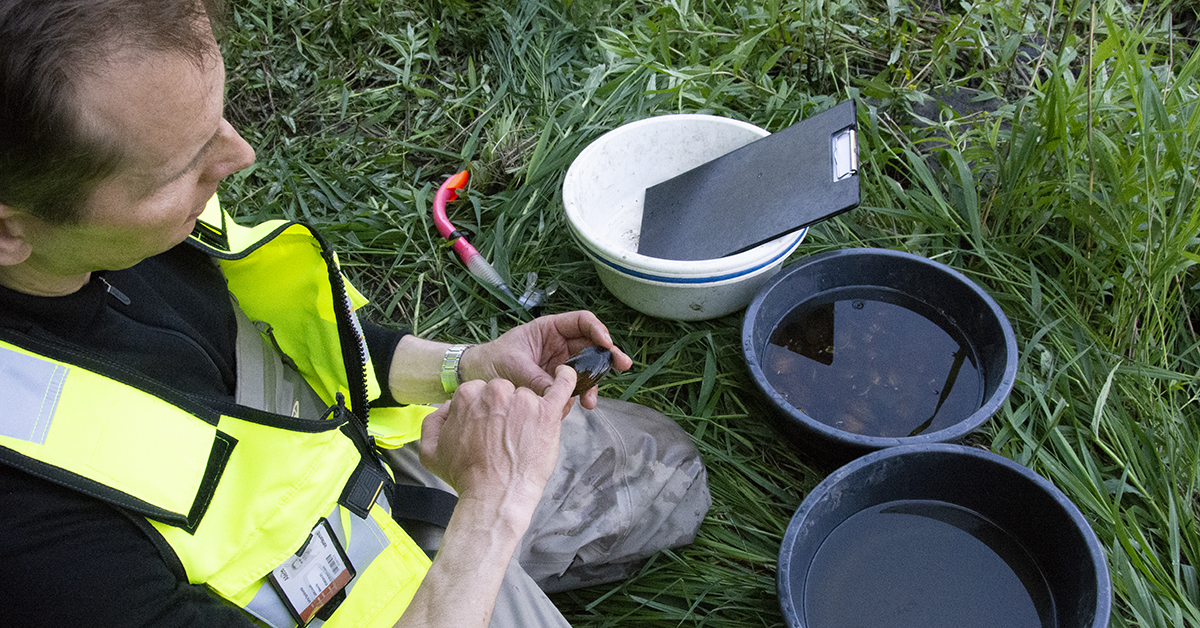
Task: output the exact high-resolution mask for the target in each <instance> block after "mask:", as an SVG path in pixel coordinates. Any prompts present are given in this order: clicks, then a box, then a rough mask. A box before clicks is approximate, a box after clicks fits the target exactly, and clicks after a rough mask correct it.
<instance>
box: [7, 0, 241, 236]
mask: <svg viewBox="0 0 1200 628" xmlns="http://www.w3.org/2000/svg"><path fill="white" fill-rule="evenodd" d="M220 5H221V0H0V204H2V205H6V206H8V207H11V208H15V209H18V210H21V211H25V212H28V213H30V214H32V215H35V216H38V217H39V218H41V219H43V220H45V221H47V222H49V223H56V224H63V223H71V222H74V221H76V220H77V219H78V218H79V216H78V214H79V210H80V207H81V206H82V205H83V203H84V201H86V200H87V198H88V197H89V196H90V194H91V193H92V191H93V190H94V189H95V186H96V185H97V183H99V182H100V181H101V180H103V179H104V178H105V177H106V176H108V175H110V174H112V173H113V172H115V171H116V170H117V168H118V167H119V166H120V164H121V162H122V160H123V159H125V158H127V157H128V156H127V155H124V154H122V153H123V151H122V147H121V145H120V143H119V138H114V137H112V136H111V135H110V134H107V133H106V132H105V131H106V129H99V128H90V127H89V125H88V124H87V123H86V120H85V119H84V116H82V115H81V111H80V107H79V99H78V96H79V89H80V84H81V82H82V81H83V79H85V78H86V77H89V76H95V75H96V74H97V73H99V72H100V71H101V70H102V68H103V66H104V64H106V63H108V62H109V61H110V60H111V59H112V58H113V56H114V55H116V54H118V53H122V54H130V53H135V54H136V53H145V54H155V53H172V54H178V55H182V56H184V57H186V58H189V59H192V60H194V62H195V63H197V64H203V63H211V62H213V58H212V57H213V55H214V52H215V49H214V48H213V47H212V45H211V42H212V32H211V30H210V29H209V21H210V20H212V19H216V18H218V17H219V16H220V15H221V6H220Z"/></svg>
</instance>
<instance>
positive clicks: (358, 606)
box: [0, 0, 709, 627]
mask: <svg viewBox="0 0 1200 628" xmlns="http://www.w3.org/2000/svg"><path fill="white" fill-rule="evenodd" d="M219 15H220V10H219V7H218V6H216V0H204V2H203V3H202V2H199V1H197V0H0V401H2V406H3V407H4V408H5V410H4V411H3V414H0V525H2V526H3V530H4V533H3V534H0V564H3V565H4V567H5V569H4V575H3V576H0V585H2V587H3V589H4V591H5V594H4V595H3V596H0V600H2V601H0V614H2V616H3V617H4V623H5V625H31V626H56V625H102V626H120V625H164V626H189V625H197V626H199V625H204V626H214V625H216V626H249V625H256V624H265V625H271V626H292V625H296V624H307V625H321V624H328V625H331V626H392V625H395V626H455V627H458V626H485V625H488V624H489V622H490V623H491V625H495V626H501V625H503V626H539V625H547V626H563V625H565V621H564V620H563V619H562V617H561V615H559V614H558V613H557V611H556V610H555V609H554V608H553V606H552V605H551V604H549V601H548V599H547V598H546V597H545V595H544V593H543V592H542V591H541V590H539V588H540V589H545V590H562V589H565V588H570V587H572V586H579V585H584V584H590V583H595V582H603V581H606V580H612V579H614V578H617V577H621V576H624V575H626V574H628V573H631V572H632V571H634V570H636V568H637V567H638V565H639V564H640V561H641V560H642V559H644V558H645V557H646V556H647V555H648V554H649V553H651V552H653V551H655V550H657V549H661V548H664V547H669V546H675V545H679V544H682V543H686V542H689V541H690V540H691V538H692V535H693V534H694V532H695V529H696V527H697V526H698V524H699V521H700V519H701V518H702V517H703V514H704V512H705V511H706V510H707V507H708V503H709V501H708V492H707V485H706V480H705V475H704V470H703V467H702V465H701V464H700V462H699V458H698V456H697V454H696V452H695V449H694V447H692V445H691V443H690V441H689V439H688V437H687V435H686V434H684V433H683V432H682V431H681V430H679V428H678V427H677V426H675V425H674V424H673V423H671V422H670V421H669V420H666V419H665V417H662V415H660V414H657V413H654V412H652V411H649V410H647V409H645V408H641V407H640V406H633V405H632V404H620V403H618V402H612V401H609V400H602V399H599V398H598V396H597V391H596V389H595V388H593V389H591V390H589V391H587V392H585V393H583V394H582V395H581V396H580V398H579V403H578V404H575V403H574V400H573V398H572V397H571V395H572V390H573V387H574V384H575V374H574V372H573V371H571V369H570V368H568V367H565V366H563V365H562V363H563V362H564V360H565V359H566V358H567V357H568V356H569V355H571V354H572V353H574V352H575V351H578V350H579V349H581V348H583V347H585V346H589V345H598V346H602V347H605V348H608V349H610V350H611V351H612V352H613V356H614V362H615V367H616V368H617V369H619V370H624V369H627V368H628V367H629V366H630V365H631V363H632V361H631V360H630V359H629V357H628V356H626V355H625V354H624V353H622V352H621V351H620V350H619V349H617V348H616V347H615V346H613V343H612V340H611V338H610V337H609V334H608V332H607V330H606V329H605V328H604V326H603V325H602V324H601V323H600V321H598V320H597V319H596V318H595V316H593V315H591V314H590V313H587V312H573V313H568V314H561V315H556V316H550V317H543V318H539V319H537V320H535V321H534V322H532V323H529V324H526V325H523V326H520V327H517V328H515V329H513V330H510V331H508V332H507V333H505V334H504V335H502V336H501V337H500V338H499V339H497V340H495V341H493V342H489V343H486V344H481V345H478V346H474V347H463V346H453V347H451V346H449V345H446V344H444V343H437V342H433V341H429V340H424V339H420V338H416V337H415V336H412V335H409V334H404V333H402V332H393V331H390V330H385V329H383V328H379V327H374V326H367V327H366V328H365V329H364V328H362V327H360V326H359V323H358V321H357V319H356V318H355V317H354V314H353V311H352V310H353V307H354V306H356V305H361V298H360V297H358V295H357V293H356V292H355V291H354V290H353V288H352V287H350V286H349V285H348V284H346V283H345V282H344V280H343V279H342V277H341V274H340V272H339V271H338V270H337V265H336V260H335V258H334V255H333V252H332V251H330V250H329V249H328V247H327V246H326V245H325V243H324V242H323V240H321V239H320V236H319V235H317V234H315V233H313V232H311V230H309V229H308V228H306V227H304V226H302V225H297V224H289V223H283V222H275V223H268V224H266V225H260V226H257V227H252V228H247V227H241V226H238V225H235V224H233V223H232V222H230V221H228V219H227V218H226V216H225V215H224V214H223V213H222V212H221V210H220V208H219V206H218V205H217V204H216V203H215V201H214V200H213V199H214V193H215V192H216V189H217V186H218V184H219V183H220V181H221V180H222V179H223V178H224V177H226V176H228V175H229V174H231V173H233V172H236V171H237V170H239V169H242V168H245V167H246V166H248V165H249V164H250V163H251V162H252V160H253V158H254V152H253V150H252V149H251V148H250V147H249V145H247V144H246V142H245V141H244V140H243V139H242V138H241V137H240V136H239V135H238V134H237V132H236V131H234V129H233V128H232V127H231V126H230V125H229V123H228V122H227V121H226V120H225V119H224V118H223V115H222V108H223V85H224V69H223V65H222V62H221V58H220V53H219V51H218V49H217V46H216V41H215V39H214V37H213V31H212V29H211V28H210V18H212V19H215V18H217V17H218V16H219ZM451 393H453V396H452V397H451V396H450V395H451ZM443 402H445V403H443ZM428 403H442V405H441V406H440V407H438V408H437V409H433V408H431V407H427V406H421V405H415V404H428ZM402 404H410V405H402ZM579 406H582V408H580V407H579ZM564 417H565V418H564ZM418 435H419V437H420V439H419V441H415V439H416V438H417V436H418ZM377 443H378V444H382V445H384V446H389V447H393V448H394V447H396V446H397V445H402V444H404V443H408V446H407V447H400V448H399V449H393V450H392V451H390V452H389V453H388V454H387V459H388V462H389V464H390V471H385V467H384V465H383V464H382V463H381V462H380V456H379V453H378V451H377V449H376V444H377ZM418 450H419V461H418V459H417V458H418V456H417V452H418ZM431 472H432V473H431ZM434 475H436V476H437V477H434ZM438 478H440V480H439V479H438ZM443 480H444V483H442V481H443ZM428 487H441V488H444V489H452V490H453V491H454V492H455V493H456V494H457V501H455V500H454V498H453V497H448V496H446V495H445V494H443V493H440V492H437V491H431V489H430V488H428ZM447 513H452V514H449V520H448V521H446V520H445V518H444V517H443V516H442V515H445V514H447ZM401 524H402V525H401ZM443 524H444V525H443ZM434 551H436V556H435V557H434V558H433V559H432V562H431V561H430V560H429V558H427V557H426V553H433V552H434Z"/></svg>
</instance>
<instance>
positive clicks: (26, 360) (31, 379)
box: [0, 347, 70, 445]
mask: <svg viewBox="0 0 1200 628" xmlns="http://www.w3.org/2000/svg"><path fill="white" fill-rule="evenodd" d="M69 370H70V367H67V366H65V365H61V364H56V363H54V362H50V361H48V360H44V359H41V358H38V357H35V356H31V355H27V354H24V353H19V352H17V351H14V350H12V349H9V348H7V347H4V348H3V350H0V400H2V401H0V404H2V405H3V407H4V412H3V413H0V436H7V437H9V438H16V439H19V440H23V441H27V442H30V443H36V444H38V445H44V444H45V443H46V434H47V432H49V431H50V423H51V422H52V421H53V420H54V411H55V410H56V409H57V408H58V399H59V396H60V395H61V394H62V387H63V381H64V380H65V379H66V378H67V372H68V371H69Z"/></svg>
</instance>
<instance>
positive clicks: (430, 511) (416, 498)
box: [390, 484, 458, 528]
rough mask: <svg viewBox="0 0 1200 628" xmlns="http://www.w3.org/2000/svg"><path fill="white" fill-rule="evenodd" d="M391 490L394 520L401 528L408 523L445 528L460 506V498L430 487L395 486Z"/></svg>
mask: <svg viewBox="0 0 1200 628" xmlns="http://www.w3.org/2000/svg"><path fill="white" fill-rule="evenodd" d="M390 489H391V498H392V499H391V502H392V518H393V519H395V520H396V521H397V522H399V523H400V524H401V526H403V525H404V523H405V522H406V521H419V522H421V523H428V524H430V525H435V526H438V527H440V528H444V527H446V525H447V524H449V523H450V515H451V514H453V513H454V507H455V506H456V505H457V504H458V497H456V496H454V495H453V494H451V493H447V492H446V491H443V490H441V489H437V488H431V487H428V486H414V485H410V484H393V485H391V487H390Z"/></svg>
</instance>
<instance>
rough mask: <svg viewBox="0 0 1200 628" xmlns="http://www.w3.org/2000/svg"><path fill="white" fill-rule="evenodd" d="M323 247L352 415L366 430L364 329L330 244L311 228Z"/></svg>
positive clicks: (365, 348)
mask: <svg viewBox="0 0 1200 628" xmlns="http://www.w3.org/2000/svg"><path fill="white" fill-rule="evenodd" d="M309 231H310V232H311V233H312V235H313V237H314V238H316V240H317V242H318V243H320V245H321V257H322V258H324V260H325V266H326V268H328V269H329V286H330V288H331V289H332V290H333V305H334V310H335V312H336V314H337V327H338V339H339V341H340V344H341V346H342V362H343V363H344V365H345V368H346V384H347V385H348V386H349V387H350V408H349V410H350V415H351V416H352V417H354V419H355V420H357V421H358V423H359V425H360V426H361V427H362V429H363V430H364V431H365V430H366V428H367V424H368V419H369V415H370V406H369V405H368V402H367V345H366V341H365V340H364V339H363V335H362V328H361V327H359V325H358V321H357V319H355V317H354V308H353V305H352V304H351V303H350V295H349V294H347V292H346V283H345V280H344V279H343V278H342V272H341V270H339V269H338V265H337V262H336V261H335V260H334V257H333V251H332V250H331V249H330V248H329V244H328V243H327V242H326V241H325V239H324V238H322V237H321V235H320V234H318V233H317V232H316V231H314V230H313V229H311V228H310V229H309Z"/></svg>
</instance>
